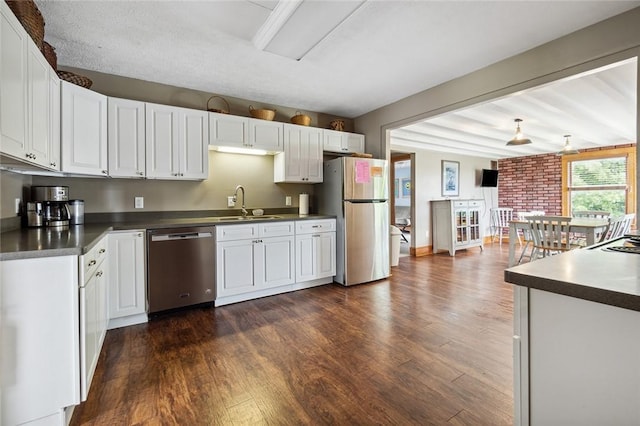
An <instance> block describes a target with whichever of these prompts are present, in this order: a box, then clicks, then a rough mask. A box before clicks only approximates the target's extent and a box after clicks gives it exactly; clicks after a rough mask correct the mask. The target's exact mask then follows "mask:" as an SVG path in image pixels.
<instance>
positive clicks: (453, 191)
mask: <svg viewBox="0 0 640 426" xmlns="http://www.w3.org/2000/svg"><path fill="white" fill-rule="evenodd" d="M459 195H460V162H459V161H448V160H442V196H443V197H457V196H459Z"/></svg>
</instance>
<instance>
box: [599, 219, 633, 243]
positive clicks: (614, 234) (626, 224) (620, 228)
mask: <svg viewBox="0 0 640 426" xmlns="http://www.w3.org/2000/svg"><path fill="white" fill-rule="evenodd" d="M635 218H636V214H635V213H628V214H625V215H624V216H620V217H619V218H617V219H616V220H614V221H613V222H611V226H610V227H609V232H608V234H607V235H606V237H604V239H602V240H612V239H614V238H618V237H622V236H623V235H625V234H628V233H629V231H630V230H631V224H632V223H633V220H634V219H635Z"/></svg>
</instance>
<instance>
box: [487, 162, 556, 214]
mask: <svg viewBox="0 0 640 426" xmlns="http://www.w3.org/2000/svg"><path fill="white" fill-rule="evenodd" d="M498 169H499V170H500V177H499V179H498V206H499V207H512V208H513V211H514V213H516V212H521V211H531V210H544V212H545V213H546V214H550V215H559V214H561V213H562V188H561V184H562V157H560V156H558V155H556V154H541V155H532V156H527V157H516V158H507V159H503V160H499V161H498Z"/></svg>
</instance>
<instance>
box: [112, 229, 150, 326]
mask: <svg viewBox="0 0 640 426" xmlns="http://www.w3.org/2000/svg"><path fill="white" fill-rule="evenodd" d="M144 235H145V234H144V231H142V230H138V231H122V232H112V233H110V234H109V248H108V251H109V286H108V287H109V326H108V328H109V329H112V328H118V327H124V326H128V325H133V324H140V323H144V322H147V314H146V310H147V307H146V305H147V304H146V285H145V283H146V279H145V249H144Z"/></svg>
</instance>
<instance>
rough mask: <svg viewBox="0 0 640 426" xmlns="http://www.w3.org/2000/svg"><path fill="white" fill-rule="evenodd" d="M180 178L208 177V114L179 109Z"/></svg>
mask: <svg viewBox="0 0 640 426" xmlns="http://www.w3.org/2000/svg"><path fill="white" fill-rule="evenodd" d="M179 109H180V112H179V114H178V118H179V120H180V127H179V129H180V177H181V178H184V179H206V178H207V177H209V144H208V140H209V113H208V112H206V111H198V110H192V109H186V108H179Z"/></svg>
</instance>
